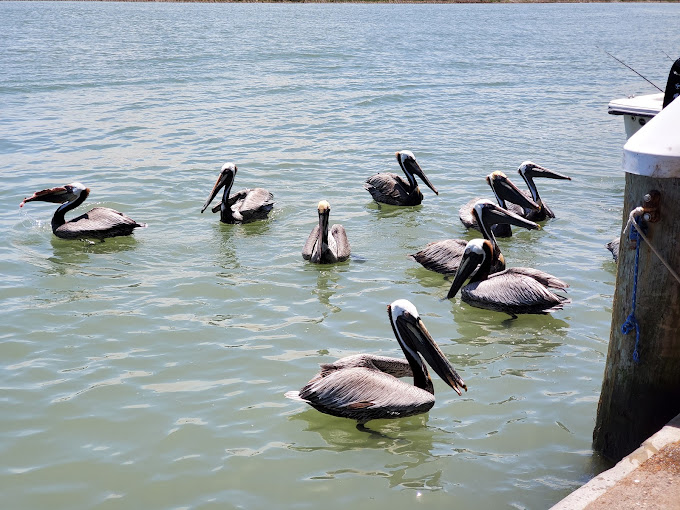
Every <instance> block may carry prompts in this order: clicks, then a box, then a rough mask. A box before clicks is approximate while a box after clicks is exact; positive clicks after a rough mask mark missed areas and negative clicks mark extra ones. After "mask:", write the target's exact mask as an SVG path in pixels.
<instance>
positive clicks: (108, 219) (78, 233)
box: [54, 207, 146, 239]
mask: <svg viewBox="0 0 680 510" xmlns="http://www.w3.org/2000/svg"><path fill="white" fill-rule="evenodd" d="M137 227H146V224H145V223H137V222H136V221H135V220H133V219H132V218H130V217H129V216H126V215H125V214H123V213H122V212H119V211H116V210H115V209H110V208H108V207H95V208H93V209H90V210H89V211H88V212H86V213H85V214H82V215H80V216H78V217H76V218H73V219H72V220H70V221H67V222H66V223H64V224H63V225H61V226H60V227H58V228H57V229H55V231H54V233H55V235H56V236H57V237H62V238H65V239H75V238H90V237H93V238H96V239H104V238H106V237H116V236H121V235H129V234H130V233H132V231H133V230H134V229H135V228H137Z"/></svg>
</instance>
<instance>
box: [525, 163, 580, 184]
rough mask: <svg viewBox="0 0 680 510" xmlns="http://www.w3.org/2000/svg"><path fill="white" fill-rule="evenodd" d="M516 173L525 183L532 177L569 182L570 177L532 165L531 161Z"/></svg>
mask: <svg viewBox="0 0 680 510" xmlns="http://www.w3.org/2000/svg"><path fill="white" fill-rule="evenodd" d="M517 173H518V174H519V175H521V176H522V178H523V179H524V180H525V181H526V180H527V178H529V179H533V178H534V177H546V178H548V179H566V180H568V181H570V180H571V177H569V176H566V175H563V174H559V173H557V172H553V171H552V170H548V169H547V168H545V167H542V166H540V165H537V164H536V163H532V162H531V161H525V162H524V163H522V164H521V165H519V168H518V169H517Z"/></svg>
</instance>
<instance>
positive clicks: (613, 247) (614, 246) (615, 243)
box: [605, 237, 621, 264]
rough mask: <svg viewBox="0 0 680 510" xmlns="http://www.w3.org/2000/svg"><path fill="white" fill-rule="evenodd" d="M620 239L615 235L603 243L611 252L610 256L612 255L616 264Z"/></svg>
mask: <svg viewBox="0 0 680 510" xmlns="http://www.w3.org/2000/svg"><path fill="white" fill-rule="evenodd" d="M620 242H621V240H620V239H619V238H618V237H615V238H614V239H612V240H611V241H609V242H608V243H607V244H605V247H606V248H607V249H608V250H609V251H610V252H611V254H612V257H614V262H615V263H617V264H618V262H619V243H620Z"/></svg>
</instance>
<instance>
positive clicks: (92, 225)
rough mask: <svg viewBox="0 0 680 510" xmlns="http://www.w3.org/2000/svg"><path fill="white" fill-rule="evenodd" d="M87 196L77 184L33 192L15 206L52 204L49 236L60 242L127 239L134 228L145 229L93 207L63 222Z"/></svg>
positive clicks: (107, 210)
mask: <svg viewBox="0 0 680 510" xmlns="http://www.w3.org/2000/svg"><path fill="white" fill-rule="evenodd" d="M89 194H90V188H86V187H85V186H83V185H82V184H81V183H79V182H74V183H71V184H67V185H66V186H60V187H57V188H49V189H44V190H42V191H36V192H35V193H33V196H31V197H27V198H24V199H23V201H22V202H21V203H20V204H19V207H23V206H24V204H25V203H26V202H52V203H55V204H62V205H60V206H59V207H58V208H57V210H56V211H55V213H54V216H52V232H53V233H54V235H55V236H57V237H60V238H62V239H91V238H94V239H99V240H101V241H103V240H104V239H105V238H107V237H117V236H129V235H130V234H132V231H133V230H134V229H136V228H144V227H146V223H137V222H136V221H135V220H133V219H132V218H130V217H128V216H126V215H124V214H123V213H121V212H118V211H116V210H114V209H109V208H108V207H95V208H93V209H90V210H89V211H88V212H86V213H85V214H83V215H81V216H78V217H77V218H73V219H72V220H69V221H66V218H65V217H64V216H65V215H66V213H67V212H68V211H70V210H71V209H75V208H76V207H78V206H79V205H80V204H82V203H83V202H85V199H87V196H88V195H89Z"/></svg>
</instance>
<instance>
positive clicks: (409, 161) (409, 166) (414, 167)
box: [404, 157, 439, 195]
mask: <svg viewBox="0 0 680 510" xmlns="http://www.w3.org/2000/svg"><path fill="white" fill-rule="evenodd" d="M404 166H405V167H406V170H408V171H409V172H410V173H412V174H413V175H417V176H418V177H420V179H421V180H422V181H423V182H424V183H425V184H426V185H427V187H428V188H430V189H431V190H432V191H434V193H435V195H439V191H437V188H435V187H434V185H433V184H432V183H431V182H430V179H428V178H427V176H426V175H425V172H423V169H422V168H420V165H419V164H418V162H417V161H416V160H415V159H413V158H410V157H408V158H405V159H404Z"/></svg>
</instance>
